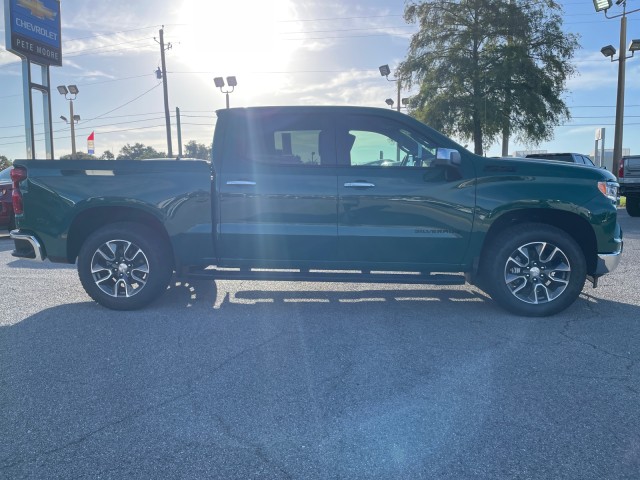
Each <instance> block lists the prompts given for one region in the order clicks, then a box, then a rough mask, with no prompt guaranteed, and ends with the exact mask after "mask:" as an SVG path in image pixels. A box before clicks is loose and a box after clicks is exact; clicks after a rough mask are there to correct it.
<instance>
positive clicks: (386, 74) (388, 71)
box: [378, 64, 402, 111]
mask: <svg viewBox="0 0 640 480" xmlns="http://www.w3.org/2000/svg"><path fill="white" fill-rule="evenodd" d="M378 70H380V75H382V76H383V77H386V79H387V81H389V82H396V83H397V84H398V103H397V105H396V107H397V110H398V111H400V90H401V88H402V85H401V84H402V82H401V81H400V79H399V78H389V75H391V69H390V68H389V65H386V64H385V65H380V66H379V67H378ZM385 101H387V100H385ZM387 105H389V103H387Z"/></svg>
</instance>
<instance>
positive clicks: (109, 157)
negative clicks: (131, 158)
mask: <svg viewBox="0 0 640 480" xmlns="http://www.w3.org/2000/svg"><path fill="white" fill-rule="evenodd" d="M115 158H116V157H115V155H113V153H111V150H105V151H104V152H103V153H102V155H100V156H99V157H98V160H114V159H115Z"/></svg>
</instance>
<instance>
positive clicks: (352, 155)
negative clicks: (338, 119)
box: [337, 116, 436, 168]
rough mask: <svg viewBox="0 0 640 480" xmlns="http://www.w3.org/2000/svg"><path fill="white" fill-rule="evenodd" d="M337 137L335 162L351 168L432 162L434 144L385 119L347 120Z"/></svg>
mask: <svg viewBox="0 0 640 480" xmlns="http://www.w3.org/2000/svg"><path fill="white" fill-rule="evenodd" d="M337 135H338V148H339V153H338V161H339V162H340V163H342V164H348V165H351V166H353V167H364V166H366V167H397V168H415V167H430V166H432V164H433V162H434V160H435V153H436V146H435V145H433V144H432V143H431V142H429V141H428V140H426V139H424V138H422V137H420V136H419V135H417V134H416V133H414V132H411V131H409V130H408V129H407V128H406V127H405V126H404V125H402V124H400V123H396V122H393V121H389V119H386V118H376V117H359V116H354V117H348V118H347V119H345V122H344V126H343V127H342V128H339V131H338V134H337Z"/></svg>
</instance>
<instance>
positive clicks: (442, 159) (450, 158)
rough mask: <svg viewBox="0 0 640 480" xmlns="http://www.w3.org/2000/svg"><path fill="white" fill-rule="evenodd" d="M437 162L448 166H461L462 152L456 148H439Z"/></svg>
mask: <svg viewBox="0 0 640 480" xmlns="http://www.w3.org/2000/svg"><path fill="white" fill-rule="evenodd" d="M436 160H438V163H446V164H447V165H452V166H453V165H460V164H461V163H462V157H461V156H460V152H459V151H458V150H456V149H454V148H438V149H436Z"/></svg>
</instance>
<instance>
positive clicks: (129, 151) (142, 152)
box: [116, 143, 167, 160]
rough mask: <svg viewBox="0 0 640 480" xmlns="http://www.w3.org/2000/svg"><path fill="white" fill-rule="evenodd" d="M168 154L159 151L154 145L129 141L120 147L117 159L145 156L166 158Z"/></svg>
mask: <svg viewBox="0 0 640 480" xmlns="http://www.w3.org/2000/svg"><path fill="white" fill-rule="evenodd" d="M166 156H167V154H166V153H164V152H158V151H157V150H156V149H154V148H153V147H148V146H146V145H143V144H142V143H136V144H134V145H130V144H128V143H127V144H126V145H125V146H124V147H122V148H121V149H120V153H118V157H117V158H116V160H142V159H145V158H164V157H166Z"/></svg>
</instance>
